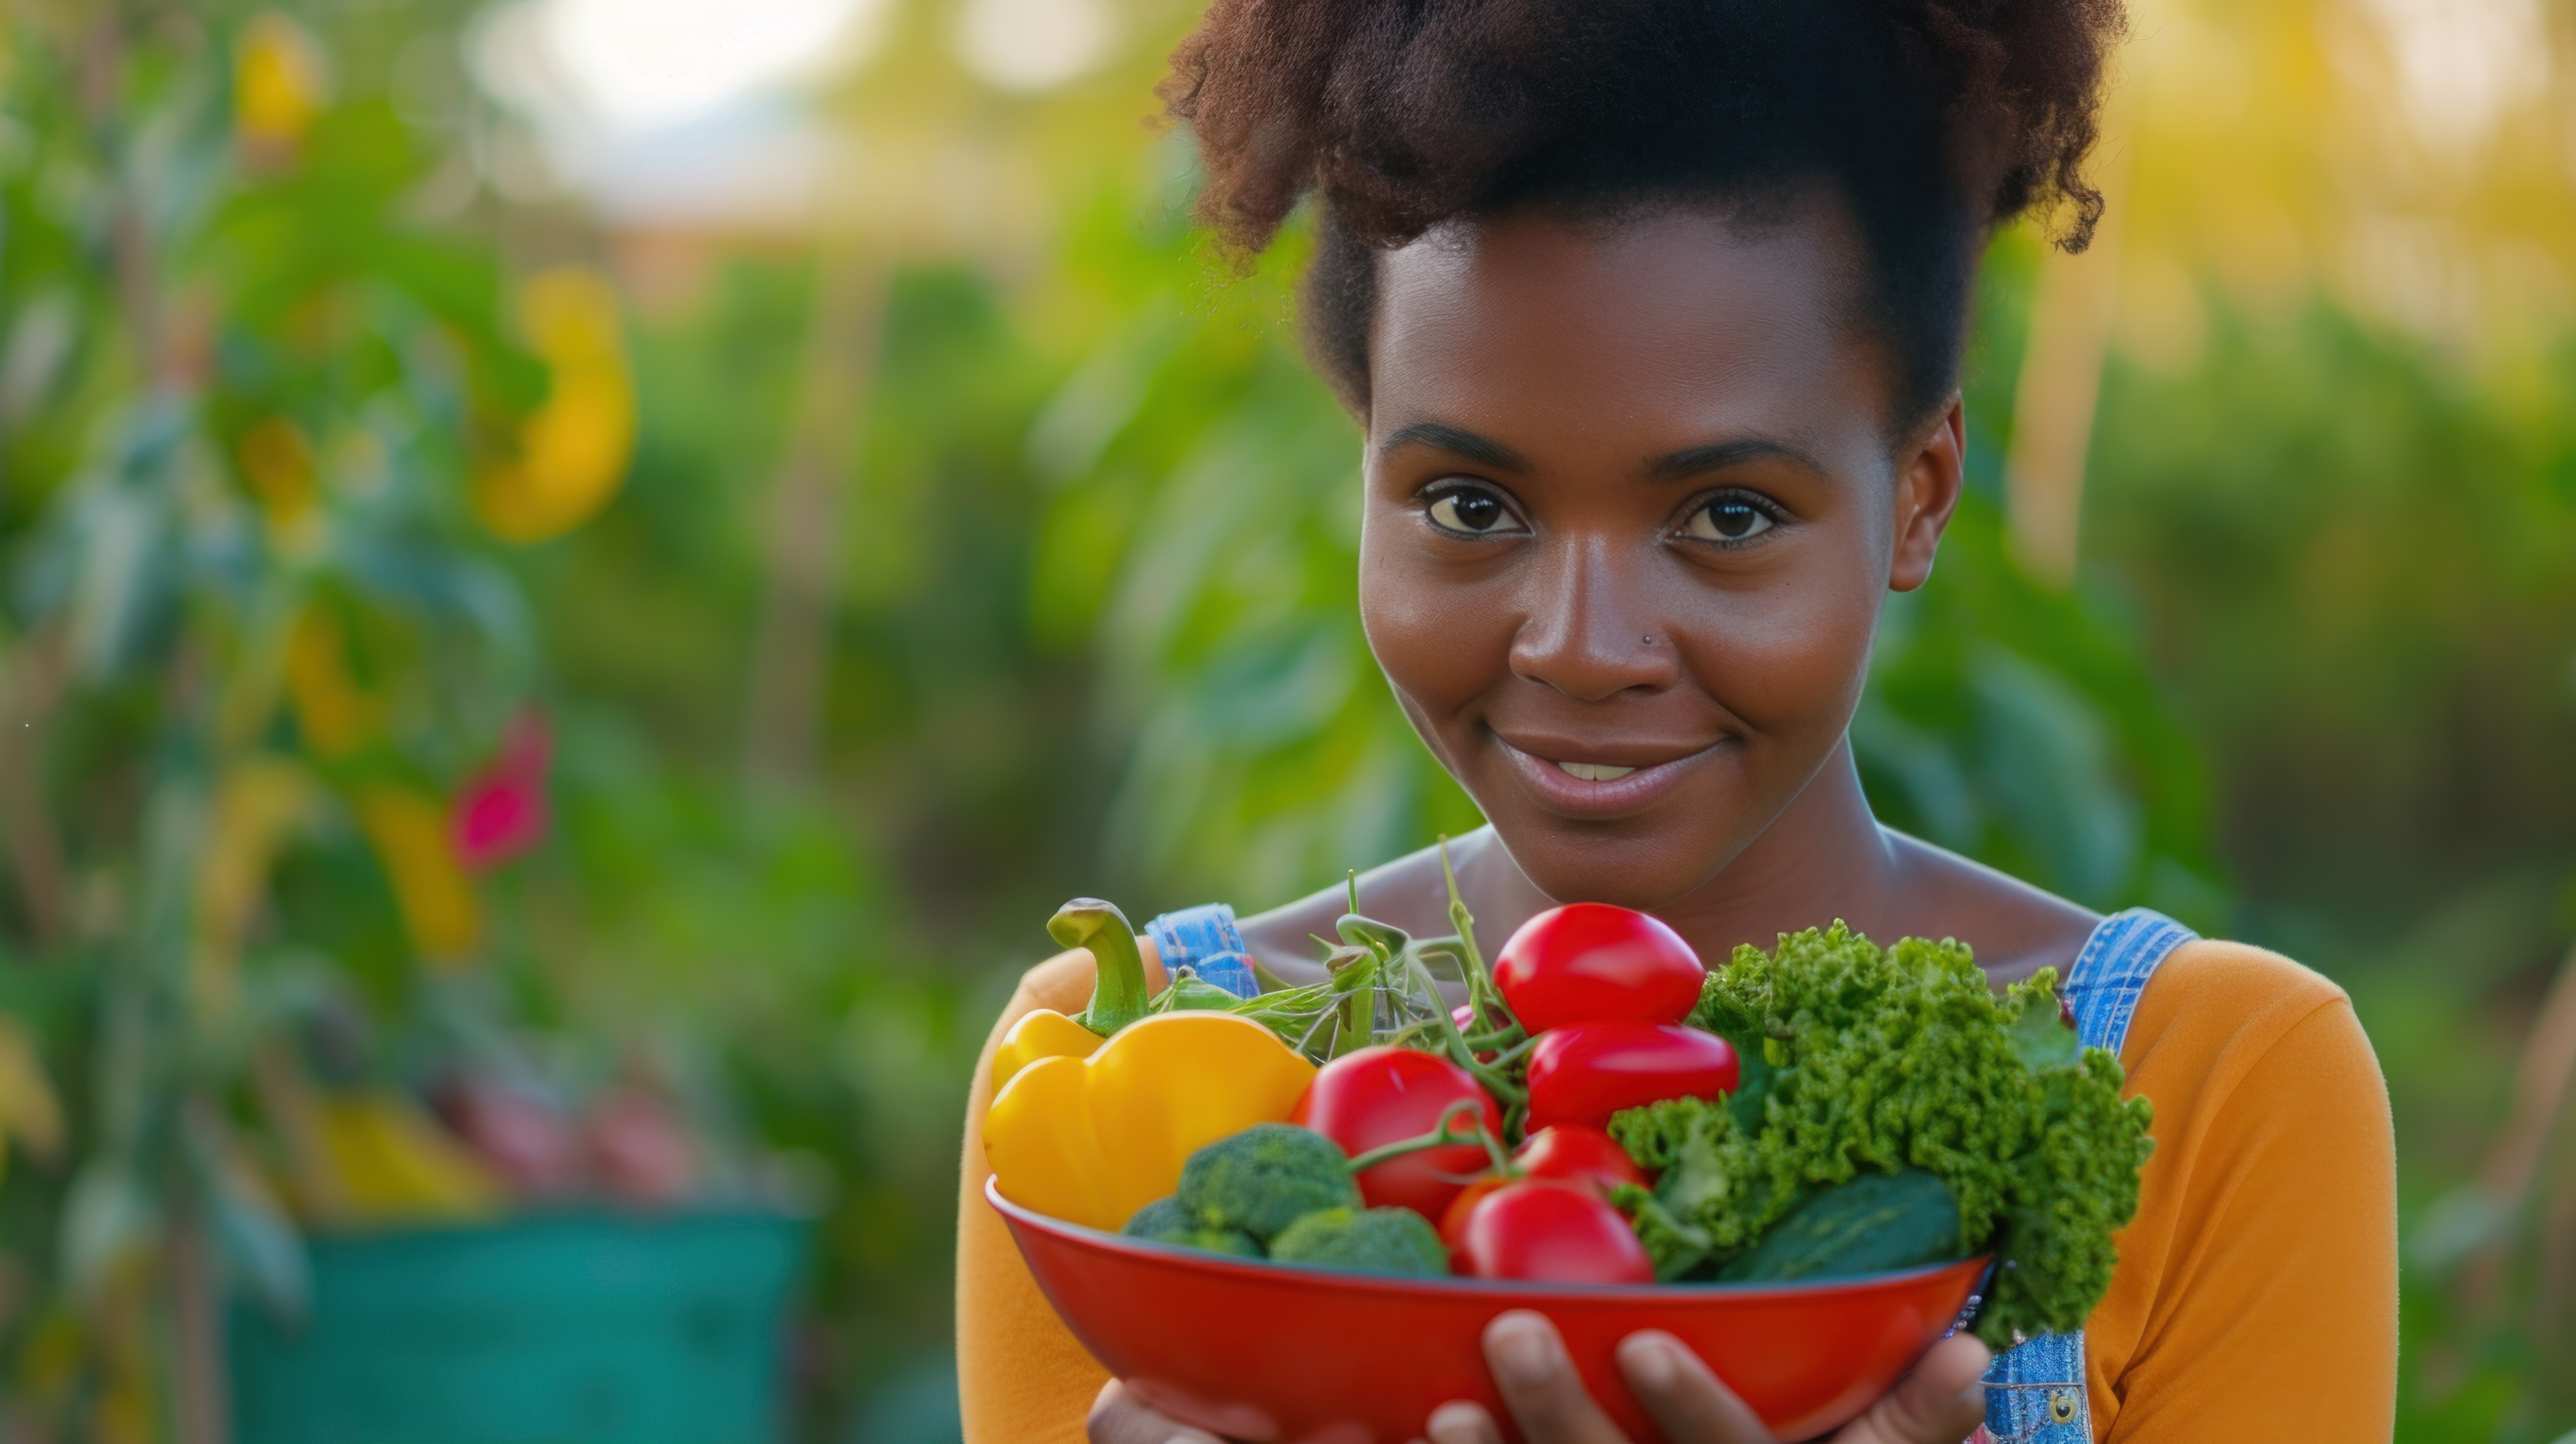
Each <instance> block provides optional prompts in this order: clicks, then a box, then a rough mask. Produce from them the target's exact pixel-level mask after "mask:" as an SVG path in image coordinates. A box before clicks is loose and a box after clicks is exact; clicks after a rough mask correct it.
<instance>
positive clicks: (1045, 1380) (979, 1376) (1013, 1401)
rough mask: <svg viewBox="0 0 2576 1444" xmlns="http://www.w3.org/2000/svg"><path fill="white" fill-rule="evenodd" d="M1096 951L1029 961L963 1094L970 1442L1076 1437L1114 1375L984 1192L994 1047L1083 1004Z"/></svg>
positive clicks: (964, 1347) (1156, 967)
mask: <svg viewBox="0 0 2576 1444" xmlns="http://www.w3.org/2000/svg"><path fill="white" fill-rule="evenodd" d="M1139 942H1140V943H1141V944H1142V946H1143V949H1144V954H1145V981H1146V985H1147V987H1148V988H1149V989H1155V990H1158V989H1160V988H1161V987H1162V986H1163V966H1162V963H1161V961H1160V960H1159V959H1158V958H1157V957H1156V956H1155V953H1154V945H1153V943H1152V941H1151V940H1150V939H1140V940H1139ZM1091 979H1092V965H1091V955H1090V954H1089V953H1086V952H1082V951H1080V950H1076V951H1073V952H1069V953H1065V954H1062V955H1060V956H1058V957H1055V958H1052V959H1050V960H1048V961H1047V962H1044V963H1041V964H1039V965H1038V966H1036V967H1034V968H1031V969H1030V970H1029V971H1028V974H1027V975H1026V976H1025V977H1023V978H1021V979H1020V986H1019V989H1018V991H1016V992H1014V993H1012V994H1011V1001H1010V1004H1009V1006H1007V1007H1005V1008H1004V1009H1003V1010H1002V1016H1001V1017H1000V1018H999V1019H998V1020H996V1021H995V1022H994V1024H993V1032H992V1036H991V1037H989V1038H987V1039H986V1040H985V1042H984V1052H983V1054H982V1056H981V1057H979V1058H977V1059H976V1061H975V1080H974V1086H973V1088H972V1090H971V1091H970V1092H969V1093H968V1095H967V1100H966V1143H965V1157H964V1158H963V1160H962V1161H961V1164H960V1167H959V1169H958V1193H957V1393H958V1405H959V1408H960V1410H961V1412H962V1414H963V1417H964V1420H965V1425H966V1444H1075V1441H1078V1440H1080V1439H1082V1437H1083V1420H1084V1417H1085V1416H1086V1415H1087V1414H1088V1413H1089V1412H1090V1409H1091V1403H1092V1399H1093V1398H1094V1396H1096V1395H1097V1394H1098V1393H1099V1392H1100V1386H1101V1382H1102V1381H1103V1380H1104V1379H1106V1378H1107V1377H1108V1375H1107V1374H1106V1373H1105V1372H1103V1371H1102V1369H1101V1367H1100V1366H1099V1365H1098V1364H1096V1363H1094V1362H1092V1358H1091V1356H1090V1355H1089V1354H1087V1353H1085V1352H1083V1348H1082V1345H1081V1344H1079V1343H1077V1342H1075V1341H1074V1337H1073V1335H1072V1334H1071V1333H1070V1332H1068V1331H1067V1330H1066V1329H1065V1326H1064V1324H1063V1322H1062V1321H1061V1320H1059V1319H1057V1318H1056V1315H1055V1310H1054V1309H1053V1308H1051V1307H1049V1306H1048V1304H1047V1301H1046V1296H1045V1295H1044V1294H1041V1293H1039V1292H1038V1286H1037V1281H1036V1280H1035V1279H1032V1278H1030V1277H1029V1270H1028V1266H1027V1265H1026V1264H1024V1263H1022V1262H1021V1261H1020V1251H1019V1249H1018V1247H1016V1246H1015V1245H1013V1244H1012V1242H1011V1235H1010V1231H1009V1230H1008V1229H1007V1228H1005V1227H1003V1225H1002V1220H1001V1217H1000V1216H999V1215H997V1214H995V1213H994V1212H993V1208H992V1205H990V1204H988V1203H986V1202H985V1201H984V1180H985V1179H987V1178H989V1177H991V1176H992V1172H993V1170H992V1169H991V1168H989V1167H987V1166H986V1165H985V1163H984V1128H983V1123H984V1110H985V1109H986V1108H988V1107H990V1106H991V1105H992V1102H993V1049H994V1048H995V1047H996V1046H997V1045H998V1044H999V1043H1000V1042H1001V1040H1002V1035H1003V1034H1005V1033H1007V1032H1009V1031H1010V1028H1011V1025H1012V1024H1013V1023H1016V1022H1018V1021H1019V1020H1020V1019H1021V1018H1023V1017H1025V1016H1027V1015H1028V1014H1029V1013H1030V1012H1032V1011H1034V1010H1036V1009H1039V1008H1053V1009H1054V1010H1056V1011H1057V1012H1059V1013H1068V1014H1070V1013H1079V1012H1081V1011H1082V1010H1083V1008H1084V1007H1085V1006H1086V1005H1087V1004H1088V1003H1089V1002H1090V999H1091Z"/></svg>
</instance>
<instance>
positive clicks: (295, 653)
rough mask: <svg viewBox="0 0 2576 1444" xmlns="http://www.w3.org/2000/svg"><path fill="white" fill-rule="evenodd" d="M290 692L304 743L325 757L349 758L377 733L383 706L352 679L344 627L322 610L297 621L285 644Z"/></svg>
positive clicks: (306, 611) (312, 610)
mask: <svg viewBox="0 0 2576 1444" xmlns="http://www.w3.org/2000/svg"><path fill="white" fill-rule="evenodd" d="M286 691H287V695H288V696H289V697H291V698H293V699H294V702H295V721H296V725H297V726H299V727H301V728H302V729H303V732H304V745H306V746H307V747H310V748H312V749H313V751H314V753H315V754H316V755H318V756H322V757H345V756H347V755H348V754H350V753H352V752H355V751H357V750H358V748H359V747H360V746H361V745H363V744H364V743H365V742H366V741H367V739H368V738H370V737H372V736H374V735H375V732H376V729H377V726H378V725H379V723H380V722H381V720H382V713H383V707H382V705H381V704H379V703H378V702H377V701H376V699H375V698H374V697H372V696H370V695H368V692H367V689H366V688H364V687H362V686H360V685H359V684H358V679H357V678H355V677H352V676H350V675H349V649H348V642H347V638H346V637H345V636H344V635H343V634H342V632H341V630H340V623H339V622H338V620H337V619H335V618H333V617H332V616H331V615H330V614H329V613H327V612H324V611H322V610H320V609H319V608H307V609H306V610H305V613H304V615H303V616H301V617H299V618H297V619H296V623H295V635H294V636H292V637H290V638H289V639H288V640H287V644H286Z"/></svg>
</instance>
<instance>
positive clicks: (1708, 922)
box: [1458, 741, 1906, 962]
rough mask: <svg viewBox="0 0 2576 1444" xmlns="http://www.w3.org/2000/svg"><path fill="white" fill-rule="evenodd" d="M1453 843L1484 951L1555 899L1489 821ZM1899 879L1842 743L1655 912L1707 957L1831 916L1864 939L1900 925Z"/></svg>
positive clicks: (1893, 854)
mask: <svg viewBox="0 0 2576 1444" xmlns="http://www.w3.org/2000/svg"><path fill="white" fill-rule="evenodd" d="M1460 850H1461V851H1462V852H1464V853H1466V854H1467V855H1466V856H1465V857H1463V858H1462V859H1461V861H1460V863H1459V877H1458V882H1459V889H1460V891H1461V893H1462V894H1463V895H1464V896H1465V897H1466V900H1467V905H1468V907H1469V909H1470V910H1471V911H1473V912H1474V913H1475V915H1476V931H1477V933H1478V935H1479V938H1480V939H1481V940H1483V941H1485V944H1486V946H1487V948H1488V949H1489V950H1490V949H1491V948H1493V947H1495V946H1498V945H1499V944H1500V941H1501V939H1503V938H1506V937H1509V936H1510V935H1511V930H1512V929H1513V928H1517V927H1519V926H1520V925H1521V923H1523V922H1525V921H1527V920H1528V919H1529V918H1530V917H1531V916H1533V915H1535V914H1536V913H1538V912H1540V911H1541V910H1543V909H1545V908H1548V907H1551V906H1553V905H1554V904H1555V902H1557V901H1559V900H1558V899H1551V898H1549V897H1548V896H1547V895H1545V894H1544V893H1541V892H1540V891H1539V890H1538V888H1537V886H1536V885H1534V884H1533V883H1531V882H1530V880H1529V878H1528V877H1527V875H1525V874H1524V873H1522V871H1521V870H1520V867H1519V865H1518V864H1517V863H1515V862H1513V861H1512V859H1511V855H1510V853H1509V852H1508V851H1507V850H1506V849H1505V848H1504V846H1503V845H1502V843H1501V841H1500V840H1499V839H1498V838H1497V837H1496V836H1495V835H1494V833H1493V831H1492V829H1490V828H1487V829H1484V830H1481V831H1479V832H1478V833H1476V834H1475V835H1474V836H1473V837H1471V838H1469V839H1463V840H1462V843H1461V848H1460ZM1903 883H1904V869H1903V868H1902V867H1901V865H1900V861H1899V857H1898V853H1897V850H1896V848H1895V847H1894V846H1893V845H1892V844H1891V842H1890V839H1889V836H1888V834H1887V832H1886V831H1885V830H1884V829H1883V828H1881V827H1880V826H1879V824H1878V819H1877V817H1876V816H1875V815H1874V814H1872V813H1871V811H1870V808H1869V799H1868V797H1867V796H1866V795H1865V794H1864V793H1863V792H1862V791H1861V785H1860V770H1859V768H1858V767H1857V765H1855V764H1854V762H1853V760H1852V755H1851V744H1850V743H1849V742H1848V741H1846V742H1845V743H1843V745H1841V746H1840V747H1837V748H1836V749H1835V751H1834V754H1833V755H1832V756H1831V757H1829V758H1827V759H1826V761H1825V765H1824V766H1823V767H1822V768H1820V769H1818V771H1817V773H1816V776H1815V777H1814V778H1813V779H1812V780H1811V781H1809V782H1808V784H1807V786H1806V788H1805V789H1804V790H1803V791H1801V792H1800V793H1799V794H1798V796H1797V797H1796V798H1795V799H1794V800H1792V801H1791V802H1790V804H1789V805H1788V807H1786V808H1784V809H1783V810H1782V811H1781V813H1780V815H1779V816H1778V817H1777V818H1775V819H1773V821H1772V823H1771V825H1770V826H1769V827H1767V828H1765V829H1763V831H1762V834H1761V835H1760V836H1759V837H1756V838H1755V839H1754V840H1753V842H1752V843H1751V844H1749V845H1748V846H1746V848H1745V849H1744V850H1743V851H1742V852H1740V853H1738V854H1736V855H1735V856H1734V857H1733V858H1731V859H1728V860H1727V861H1726V863H1725V864H1724V865H1723V866H1721V867H1720V868H1718V870H1717V871H1716V872H1715V873H1713V874H1711V875H1710V877H1709V879H1708V881H1706V882H1705V883H1702V884H1701V885H1700V886H1699V888H1698V889H1697V890H1696V891H1694V892H1692V893H1690V894H1689V895H1687V896H1685V897H1683V898H1679V899H1676V900H1675V901H1674V902H1672V903H1670V904H1667V905H1665V906H1663V907H1658V908H1656V909H1655V910H1654V911H1655V915H1656V916H1657V917H1660V918H1662V919H1663V920H1664V921H1665V922H1667V923H1670V924H1671V925H1672V926H1673V928H1674V930H1675V931H1677V932H1679V933H1680V934H1681V935H1682V937H1683V938H1684V939H1686V940H1687V941H1688V942H1689V943H1690V945H1691V946H1692V947H1693V948H1694V949H1696V950H1697V951H1698V952H1699V955H1700V956H1701V957H1703V958H1706V959H1709V960H1711V961H1712V962H1713V961H1716V960H1719V959H1723V958H1725V957H1727V956H1728V955H1729V954H1731V953H1732V952H1733V951H1734V949H1735V946H1736V945H1737V944H1738V943H1752V944H1754V945H1755V946H1757V947H1764V948H1768V947H1770V946H1771V945H1772V944H1773V942H1774V941H1775V940H1776V939H1777V938H1778V937H1779V935H1780V934H1782V933H1784V932H1795V931H1797V930H1799V929H1802V928H1810V927H1817V926H1821V925H1823V924H1825V923H1828V922H1831V921H1833V920H1834V919H1836V918H1840V919H1842V920H1843V921H1845V922H1847V923H1849V924H1851V925H1852V926H1853V927H1854V928H1856V929H1858V930H1860V931H1862V932H1864V933H1868V934H1870V935H1871V936H1873V937H1895V936H1897V935H1898V934H1899V933H1901V932H1903V931H1906V929H1905V928H1904V927H1902V926H1901V925H1900V924H1901V919H1900V917H1899V916H1898V915H1899V914H1900V913H1901V912H1902V911H1903V909H1902V907H1901V904H1900V896H1899V895H1900V893H1901V892H1902V891H1903Z"/></svg>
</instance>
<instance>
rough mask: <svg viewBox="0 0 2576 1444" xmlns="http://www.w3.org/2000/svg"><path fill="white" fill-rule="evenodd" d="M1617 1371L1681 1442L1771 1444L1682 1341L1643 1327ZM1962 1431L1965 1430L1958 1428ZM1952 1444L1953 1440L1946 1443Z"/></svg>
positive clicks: (1668, 1434) (1757, 1421) (1627, 1343)
mask: <svg viewBox="0 0 2576 1444" xmlns="http://www.w3.org/2000/svg"><path fill="white" fill-rule="evenodd" d="M1619 1372H1620V1374H1622V1375H1623V1376H1625V1377H1626V1379H1627V1380H1628V1392H1630V1393H1632V1394H1634V1395H1636V1396H1637V1402H1638V1403H1639V1404H1640V1405H1642V1406H1644V1408H1645V1411H1646V1413H1647V1414H1648V1415H1649V1416H1651V1417H1652V1418H1653V1419H1654V1421H1655V1423H1656V1424H1657V1425H1659V1426H1661V1427H1662V1429H1663V1431H1664V1437H1665V1438H1667V1439H1673V1440H1679V1441H1683V1444H1771V1431H1770V1430H1769V1429H1766V1428H1764V1427H1763V1425H1762V1419H1761V1416H1759V1415H1757V1414H1755V1413H1754V1412H1753V1411H1752V1410H1751V1409H1748V1408H1746V1407H1745V1406H1744V1401H1743V1400H1741V1399H1738V1398H1737V1397H1735V1391H1734V1390H1732V1389H1729V1388H1728V1387H1726V1384H1725V1381H1723V1380H1721V1379H1719V1378H1718V1377H1717V1375H1715V1374H1713V1373H1711V1372H1709V1367H1708V1365H1707V1364H1705V1363H1703V1362H1701V1360H1700V1357H1699V1355H1697V1354H1694V1353H1692V1352H1691V1351H1690V1349H1689V1348H1688V1347H1686V1346H1685V1345H1684V1344H1683V1343H1682V1341H1681V1340H1679V1339H1676V1338H1674V1337H1673V1336H1672V1335H1670V1334H1667V1333H1665V1332H1663V1331H1662V1330H1660V1329H1646V1330H1642V1331H1640V1332H1637V1333H1634V1334H1630V1335H1629V1336H1628V1337H1626V1338H1624V1339H1621V1340H1620V1341H1619ZM1961 1432H1962V1433H1963V1434H1964V1433H1965V1432H1966V1431H1964V1430H1963V1431H1961ZM1951 1444H1956V1441H1955V1440H1954V1441H1951Z"/></svg>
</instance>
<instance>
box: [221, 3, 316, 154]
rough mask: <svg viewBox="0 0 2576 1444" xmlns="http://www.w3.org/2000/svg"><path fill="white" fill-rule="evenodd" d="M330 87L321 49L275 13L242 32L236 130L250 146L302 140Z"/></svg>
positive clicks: (236, 59)
mask: <svg viewBox="0 0 2576 1444" xmlns="http://www.w3.org/2000/svg"><path fill="white" fill-rule="evenodd" d="M327 88H328V84H327V81H326V79H325V77H324V74H323V68H322V50H321V47H320V46H318V45H316V44H314V43H313V37H312V36H311V35H309V34H307V33H306V32H305V30H304V28H303V27H302V26H300V25H298V24H296V23H295V22H294V21H292V20H289V19H288V18H286V17H285V16H284V15H281V14H279V13H278V12H276V11H274V10H271V11H268V12H266V13H265V14H262V15H261V16H259V17H258V18H257V19H255V20H253V21H251V22H250V24H249V25H247V26H245V27H244V28H243V30H242V34H241V41H240V43H239V44H238V45H236V46H235V47H234V49H233V126H234V128H235V130H236V131H238V132H239V134H240V135H241V138H242V139H243V140H244V141H247V142H248V143H250V144H251V145H252V146H254V147H257V148H261V149H267V150H280V149H284V148H285V147H288V146H291V145H293V144H295V142H297V141H298V140H301V139H303V137H304V132H305V130H306V129H307V128H308V127H310V126H311V125H312V124H313V117H314V116H315V115H317V114H319V113H320V112H321V109H322V102H323V99H324V97H325V92H326V90H327Z"/></svg>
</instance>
